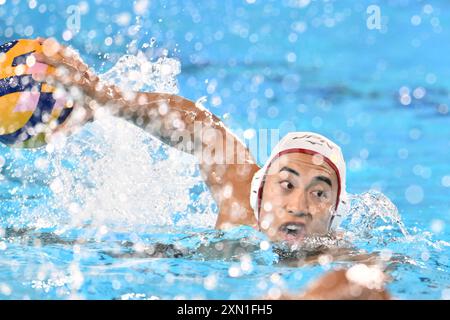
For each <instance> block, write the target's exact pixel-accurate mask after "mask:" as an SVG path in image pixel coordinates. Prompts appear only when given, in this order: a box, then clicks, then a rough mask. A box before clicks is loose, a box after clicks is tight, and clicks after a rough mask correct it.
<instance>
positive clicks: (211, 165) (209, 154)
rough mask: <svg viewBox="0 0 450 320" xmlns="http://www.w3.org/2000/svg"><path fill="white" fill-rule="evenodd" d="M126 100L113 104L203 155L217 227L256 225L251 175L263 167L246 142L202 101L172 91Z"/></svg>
mask: <svg viewBox="0 0 450 320" xmlns="http://www.w3.org/2000/svg"><path fill="white" fill-rule="evenodd" d="M114 95H116V94H114ZM130 98H131V97H130ZM123 100H124V97H120V98H119V99H118V100H117V99H113V100H110V102H111V101H113V102H116V103H115V106H114V107H113V110H114V112H116V114H117V115H119V116H121V117H123V118H125V119H127V120H129V121H131V122H133V123H134V124H136V125H138V126H139V127H141V128H143V129H144V130H146V131H148V132H149V133H151V134H152V135H154V136H156V137H157V138H158V139H160V140H161V141H163V142H164V143H166V144H168V145H170V146H172V147H175V148H177V149H179V150H182V151H184V152H187V153H190V154H192V155H194V156H196V157H197V159H198V161H199V164H200V170H201V174H202V176H203V178H204V180H205V182H206V184H207V185H208V187H209V189H210V190H211V193H212V196H213V198H214V199H215V200H216V202H217V204H218V207H219V216H218V219H217V222H216V228H219V229H224V228H227V227H230V226H234V225H241V224H244V225H251V226H256V219H255V217H254V214H253V210H252V209H251V206H250V203H249V198H250V184H251V180H252V177H253V174H254V173H255V172H256V171H257V170H258V169H259V167H258V166H257V165H256V163H255V162H254V160H253V158H252V156H251V154H250V151H249V150H248V149H247V147H246V146H245V144H244V143H242V142H241V141H240V140H239V139H238V138H237V137H236V136H235V135H234V134H233V133H231V132H230V131H229V130H228V129H227V128H226V127H225V125H224V124H223V122H222V121H221V120H220V119H219V118H218V117H216V116H215V115H214V114H212V113H211V112H210V111H208V110H207V109H205V108H204V107H202V106H201V105H199V104H196V103H194V102H192V101H190V100H188V99H185V98H182V97H180V96H176V95H171V94H163V93H136V96H135V97H134V98H132V99H131V100H129V101H128V102H124V101H123Z"/></svg>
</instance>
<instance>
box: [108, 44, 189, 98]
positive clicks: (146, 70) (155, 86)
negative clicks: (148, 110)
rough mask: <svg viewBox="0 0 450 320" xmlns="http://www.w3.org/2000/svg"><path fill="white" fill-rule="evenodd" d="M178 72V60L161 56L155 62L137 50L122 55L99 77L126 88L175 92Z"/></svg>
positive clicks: (179, 70) (179, 68) (176, 91)
mask: <svg viewBox="0 0 450 320" xmlns="http://www.w3.org/2000/svg"><path fill="white" fill-rule="evenodd" d="M180 72H181V64H180V62H179V61H178V60H176V59H173V58H167V57H166V56H162V57H159V58H158V59H157V60H156V62H151V61H149V60H148V59H147V57H146V56H145V54H144V53H142V51H139V52H138V53H137V55H124V56H122V57H121V58H120V59H119V60H118V61H117V63H116V64H115V66H114V67H112V68H111V69H110V70H108V71H107V72H105V73H104V74H102V75H100V78H101V79H102V80H103V81H105V82H108V83H113V84H115V85H117V86H119V87H120V88H122V89H126V90H133V91H147V92H165V93H172V94H177V93H178V91H179V90H178V85H177V79H176V76H177V75H178V74H180Z"/></svg>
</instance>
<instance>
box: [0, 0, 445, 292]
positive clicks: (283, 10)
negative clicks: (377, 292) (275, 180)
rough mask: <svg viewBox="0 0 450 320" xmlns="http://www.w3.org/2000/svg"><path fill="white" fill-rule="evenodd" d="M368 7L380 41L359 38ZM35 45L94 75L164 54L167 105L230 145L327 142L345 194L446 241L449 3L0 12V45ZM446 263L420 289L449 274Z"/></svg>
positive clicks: (149, 5) (213, 3)
mask: <svg viewBox="0 0 450 320" xmlns="http://www.w3.org/2000/svg"><path fill="white" fill-rule="evenodd" d="M72 5H76V6H77V7H78V9H77V10H79V12H80V20H79V22H80V24H79V30H75V29H71V28H73V23H72V24H71V21H72V22H73V20H71V19H73V16H72V18H71V12H72V11H70V10H69V11H70V12H68V11H67V10H68V8H69V7H70V6H72ZM370 5H376V6H378V8H379V9H380V13H381V20H380V28H379V29H369V28H368V25H367V20H368V19H369V18H370V16H371V14H368V13H367V11H366V10H367V8H368V7H369V6H370ZM72 13H73V12H72ZM68 23H69V24H68ZM38 36H40V37H55V38H57V39H58V40H59V41H62V42H63V43H66V44H67V45H71V46H73V47H75V48H76V49H78V50H79V51H80V52H81V55H82V57H83V58H84V59H85V60H86V61H87V62H88V63H89V64H90V65H91V66H93V68H94V69H95V70H96V71H97V72H99V73H102V72H105V71H106V70H108V69H109V68H111V67H112V66H113V65H114V64H115V62H117V60H118V59H119V58H120V57H121V56H123V55H124V54H126V53H129V54H136V53H137V52H138V51H139V50H140V51H143V52H144V53H145V54H146V55H147V56H148V57H151V58H153V59H155V58H157V57H158V56H160V55H161V54H162V53H163V50H165V49H166V50H168V54H169V57H173V58H176V59H178V60H179V61H180V62H181V74H180V75H179V76H178V86H179V90H180V94H181V95H183V96H185V97H187V98H189V99H192V100H197V99H198V98H200V97H202V96H207V97H208V102H207V107H208V108H209V109H210V110H211V111H212V112H214V113H215V114H217V115H218V116H220V117H222V118H223V119H224V121H225V123H226V124H227V125H228V126H230V127H231V128H232V130H234V131H235V132H237V133H238V134H239V135H240V136H243V132H247V133H249V132H252V131H251V129H253V130H255V132H256V133H258V132H259V131H258V130H261V129H278V130H280V134H281V136H282V135H283V134H284V133H286V132H289V131H292V130H301V131H316V132H319V133H321V134H323V135H325V136H328V137H330V138H331V139H333V140H335V141H336V142H337V143H338V144H339V145H341V146H342V150H343V153H344V156H345V158H346V160H347V165H348V179H347V181H348V182H347V186H348V191H349V192H351V193H362V192H364V191H367V190H369V189H376V190H379V191H381V192H383V193H384V194H386V195H387V196H388V197H389V198H390V199H391V200H392V201H393V203H395V205H396V206H397V207H398V208H399V211H400V214H401V215H402V217H403V220H404V223H405V225H406V226H407V228H409V230H414V228H418V229H416V230H422V231H424V232H430V233H432V234H433V237H434V239H437V240H439V241H441V240H442V241H445V242H446V243H448V241H450V227H449V226H450V205H449V204H450V197H449V195H450V193H449V191H450V166H449V164H448V160H449V159H450V126H449V121H450V114H449V107H448V105H449V98H450V67H449V66H450V64H449V58H448V56H449V52H450V41H448V39H450V3H449V2H448V1H421V0H384V1H381V0H380V1H375V0H372V1H366V0H364V1H350V0H348V1H325V0H324V1H322V0H321V1H319V0H317V1H310V0H274V1H271V0H267V1H262V0H247V1H244V0H233V1H219V0H209V1H192V0H183V1H175V0H173V1H170V0H167V1H157V0H153V1H102V0H96V1H81V2H76V1H18V0H6V1H5V0H0V42H2V43H3V42H6V41H9V40H12V39H16V38H34V37H38ZM245 130H247V131H245ZM248 130H250V131H248ZM248 136H251V134H250V135H247V136H246V137H248ZM1 152H6V151H5V149H4V148H3V151H2V149H0V155H1ZM257 157H258V161H259V162H260V164H262V162H263V160H264V159H263V158H264V157H262V158H260V157H259V156H257ZM0 167H1V165H0ZM7 189H8V187H5V186H2V187H1V188H0V190H2V193H6V192H7ZM408 250H409V249H408ZM410 250H414V248H410ZM448 253H449V249H448V247H447V249H443V251H440V253H439V254H438V255H439V257H440V258H439V263H438V262H436V261H437V260H436V261H435V262H433V263H432V265H430V269H429V270H428V272H429V276H430V277H431V278H432V277H433V276H432V273H433V270H435V268H439V267H441V268H443V270H446V271H445V272H448V270H449V267H448V265H449V263H448V256H449V254H448ZM442 257H444V258H442ZM445 257H446V258H445ZM427 260H428V259H426V260H424V261H425V263H428V262H427ZM429 263H431V262H429ZM424 272H425V271H424ZM419 273H420V272H419ZM431 282H433V280H432V281H431ZM436 283H440V284H439V285H438V286H437V287H436ZM434 285H435V286H434V287H432V286H431V288H434V289H429V290H431V291H432V292H434V293H432V294H431V296H426V297H434V298H440V297H442V296H443V295H444V293H442V292H443V291H442V290H445V288H447V291H446V292H447V293H446V294H447V297H448V296H449V294H448V288H449V282H448V278H446V279H445V280H444V283H442V280H437V279H434ZM433 290H434V291H433ZM399 294H400V295H401V291H399ZM405 295H406V296H407V297H410V296H414V293H412V292H410V293H407V294H406V293H405Z"/></svg>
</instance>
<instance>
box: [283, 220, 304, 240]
mask: <svg viewBox="0 0 450 320" xmlns="http://www.w3.org/2000/svg"><path fill="white" fill-rule="evenodd" d="M278 230H279V231H280V232H281V233H282V235H283V238H284V239H285V240H286V241H288V242H290V241H295V240H301V239H303V238H305V236H306V226H305V224H304V223H301V222H289V223H285V224H283V225H281V226H280V228H279V229H278Z"/></svg>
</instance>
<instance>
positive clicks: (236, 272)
mask: <svg viewBox="0 0 450 320" xmlns="http://www.w3.org/2000/svg"><path fill="white" fill-rule="evenodd" d="M228 274H229V276H230V277H232V278H237V277H239V276H240V275H241V268H239V266H236V265H232V266H231V267H230V268H229V269H228Z"/></svg>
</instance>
